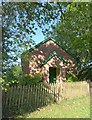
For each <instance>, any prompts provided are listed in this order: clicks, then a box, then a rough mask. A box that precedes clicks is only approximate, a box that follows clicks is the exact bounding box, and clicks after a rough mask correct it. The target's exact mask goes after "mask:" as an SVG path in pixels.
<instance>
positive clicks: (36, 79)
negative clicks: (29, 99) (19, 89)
mask: <svg viewBox="0 0 92 120" xmlns="http://www.w3.org/2000/svg"><path fill="white" fill-rule="evenodd" d="M40 82H42V74H41V73H37V74H35V75H34V76H31V75H28V74H25V75H23V78H22V79H21V80H20V81H19V84H21V85H31V84H36V85H37V84H39V83H40Z"/></svg>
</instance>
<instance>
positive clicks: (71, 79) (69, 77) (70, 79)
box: [66, 72, 79, 82]
mask: <svg viewBox="0 0 92 120" xmlns="http://www.w3.org/2000/svg"><path fill="white" fill-rule="evenodd" d="M66 79H67V82H76V81H79V79H78V77H77V76H75V75H74V74H72V73H70V72H69V73H67V76H66Z"/></svg>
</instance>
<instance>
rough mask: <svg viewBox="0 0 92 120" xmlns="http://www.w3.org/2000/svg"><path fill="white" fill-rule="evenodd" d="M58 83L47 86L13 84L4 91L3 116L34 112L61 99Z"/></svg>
mask: <svg viewBox="0 0 92 120" xmlns="http://www.w3.org/2000/svg"><path fill="white" fill-rule="evenodd" d="M59 91H60V89H59V87H58V85H54V84H52V85H50V87H46V86H44V85H43V84H39V85H26V86H24V85H23V86H22V85H21V86H11V87H9V89H8V90H7V92H4V91H3V104H2V105H3V109H2V111H3V117H5V116H7V115H8V116H11V115H14V114H19V113H25V111H29V110H30V112H32V111H34V110H36V109H38V108H40V107H43V106H45V105H48V104H50V103H53V102H55V101H57V100H58V101H59Z"/></svg>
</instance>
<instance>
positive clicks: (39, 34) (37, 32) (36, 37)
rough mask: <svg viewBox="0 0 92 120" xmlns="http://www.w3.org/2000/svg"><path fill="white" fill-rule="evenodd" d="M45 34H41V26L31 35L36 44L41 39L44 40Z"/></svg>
mask: <svg viewBox="0 0 92 120" xmlns="http://www.w3.org/2000/svg"><path fill="white" fill-rule="evenodd" d="M44 37H45V36H44V35H43V33H42V31H41V28H38V29H37V31H36V35H33V36H32V38H33V40H34V41H35V43H36V44H38V43H40V42H41V41H43V40H45V38H44Z"/></svg>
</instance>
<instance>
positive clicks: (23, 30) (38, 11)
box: [2, 2, 62, 72]
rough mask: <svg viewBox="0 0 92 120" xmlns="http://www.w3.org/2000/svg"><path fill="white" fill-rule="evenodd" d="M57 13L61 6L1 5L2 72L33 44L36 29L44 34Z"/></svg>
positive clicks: (49, 4) (6, 3)
mask: <svg viewBox="0 0 92 120" xmlns="http://www.w3.org/2000/svg"><path fill="white" fill-rule="evenodd" d="M57 7H58V8H59V9H57ZM59 11H62V7H61V5H58V4H54V3H48V2H47V3H40V2H36V3H33V2H23V3H20V2H19V3H18V2H4V3H3V14H2V20H3V27H2V33H3V37H2V41H3V42H2V46H3V49H2V53H3V55H2V58H3V72H5V71H6V69H8V68H9V67H10V66H12V65H14V64H16V62H18V59H19V58H20V55H21V53H22V52H23V51H25V50H28V49H29V47H31V46H32V44H34V41H33V39H32V35H34V34H35V31H36V30H37V27H40V28H42V31H43V32H45V31H46V30H47V28H48V27H50V25H51V24H53V23H54V21H55V20H57V18H58V16H59V15H60V12H59ZM46 25H48V27H46ZM44 30H45V31H44Z"/></svg>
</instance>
